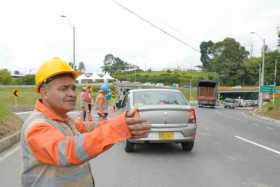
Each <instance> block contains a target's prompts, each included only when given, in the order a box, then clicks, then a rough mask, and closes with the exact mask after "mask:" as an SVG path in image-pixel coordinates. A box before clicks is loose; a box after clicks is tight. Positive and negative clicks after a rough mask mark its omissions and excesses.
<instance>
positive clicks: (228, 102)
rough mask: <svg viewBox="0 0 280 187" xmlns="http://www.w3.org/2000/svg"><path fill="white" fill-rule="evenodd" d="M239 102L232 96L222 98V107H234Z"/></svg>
mask: <svg viewBox="0 0 280 187" xmlns="http://www.w3.org/2000/svg"><path fill="white" fill-rule="evenodd" d="M238 106H239V103H238V101H236V100H235V99H232V98H226V99H225V100H224V108H231V109H234V108H235V107H238Z"/></svg>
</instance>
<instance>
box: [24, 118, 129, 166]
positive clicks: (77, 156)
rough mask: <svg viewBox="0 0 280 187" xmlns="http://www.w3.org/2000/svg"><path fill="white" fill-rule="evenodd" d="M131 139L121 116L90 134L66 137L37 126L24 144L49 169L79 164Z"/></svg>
mask: <svg viewBox="0 0 280 187" xmlns="http://www.w3.org/2000/svg"><path fill="white" fill-rule="evenodd" d="M130 137H131V134H130V132H129V130H128V127H127V124H126V122H125V117H124V114H122V115H121V116H119V117H118V118H116V119H114V120H109V121H107V122H106V125H102V126H100V127H98V128H95V129H94V130H93V131H91V132H88V133H84V134H79V135H75V136H65V135H64V134H62V133H61V132H60V131H59V130H58V129H56V128H55V127H53V126H51V125H48V124H43V123H40V124H36V125H35V126H33V127H32V128H30V129H29V130H28V132H27V134H26V140H27V144H28V145H29V147H30V149H31V151H32V153H33V154H34V156H35V158H37V160H38V161H40V162H42V163H45V164H49V165H59V166H68V165H77V164H81V163H83V162H85V161H87V160H89V159H91V158H93V157H95V156H97V155H99V154H101V153H102V152H104V151H106V150H107V149H109V148H110V147H111V146H112V145H113V144H115V143H118V142H120V141H123V140H126V139H128V138H130Z"/></svg>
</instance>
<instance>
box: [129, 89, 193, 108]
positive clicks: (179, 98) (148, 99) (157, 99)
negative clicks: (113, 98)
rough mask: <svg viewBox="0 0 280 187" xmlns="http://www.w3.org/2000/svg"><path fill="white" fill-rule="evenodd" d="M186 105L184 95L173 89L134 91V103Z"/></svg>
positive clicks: (138, 104) (140, 104) (139, 104)
mask: <svg viewBox="0 0 280 187" xmlns="http://www.w3.org/2000/svg"><path fill="white" fill-rule="evenodd" d="M164 104H166V105H186V104H188V103H187V101H186V99H185V98H184V96H183V95H182V94H181V93H179V92H173V91H137V92H134V93H133V105H137V106H143V105H164Z"/></svg>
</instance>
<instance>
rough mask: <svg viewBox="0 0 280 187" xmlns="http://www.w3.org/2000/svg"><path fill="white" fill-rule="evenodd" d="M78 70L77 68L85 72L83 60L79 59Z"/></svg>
mask: <svg viewBox="0 0 280 187" xmlns="http://www.w3.org/2000/svg"><path fill="white" fill-rule="evenodd" d="M78 70H79V71H80V72H81V73H85V72H86V66H85V64H84V62H82V61H81V62H80V63H79V67H78Z"/></svg>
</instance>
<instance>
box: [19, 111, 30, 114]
mask: <svg viewBox="0 0 280 187" xmlns="http://www.w3.org/2000/svg"><path fill="white" fill-rule="evenodd" d="M30 112H32V111H26V112H16V114H17V115H21V114H28V113H30Z"/></svg>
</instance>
